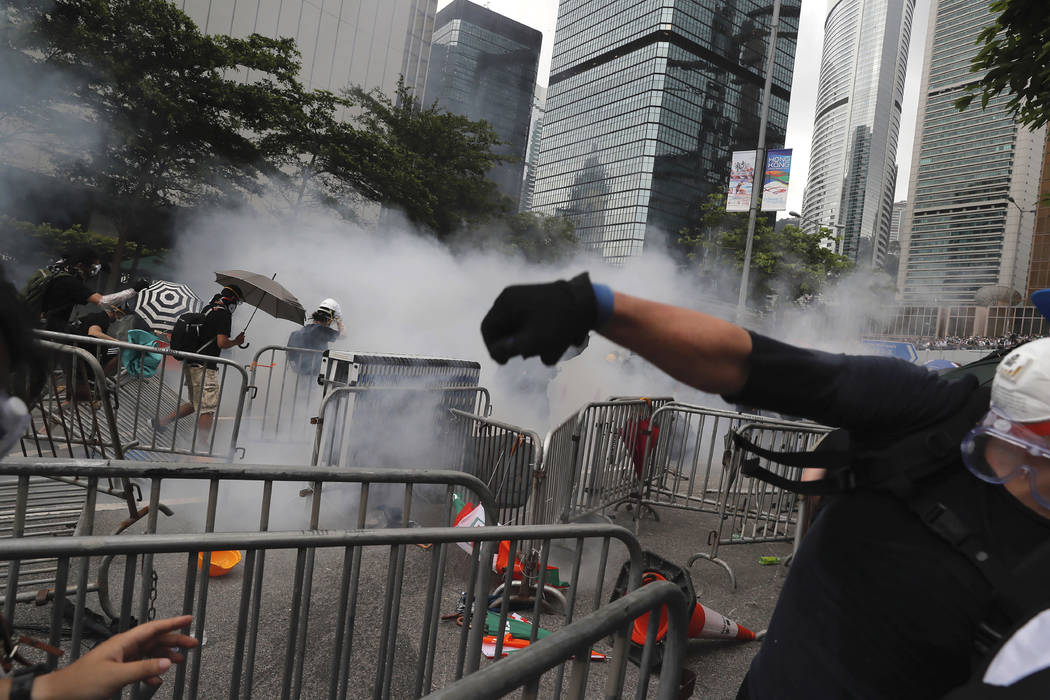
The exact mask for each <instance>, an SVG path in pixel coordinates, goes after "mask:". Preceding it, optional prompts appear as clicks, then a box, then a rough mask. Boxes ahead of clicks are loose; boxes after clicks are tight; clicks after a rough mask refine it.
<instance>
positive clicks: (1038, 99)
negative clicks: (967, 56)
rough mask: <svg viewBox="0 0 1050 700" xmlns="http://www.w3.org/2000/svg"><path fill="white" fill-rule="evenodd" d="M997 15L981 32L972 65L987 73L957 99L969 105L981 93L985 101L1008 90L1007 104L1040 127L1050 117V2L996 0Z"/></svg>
mask: <svg viewBox="0 0 1050 700" xmlns="http://www.w3.org/2000/svg"><path fill="white" fill-rule="evenodd" d="M989 9H990V11H991V12H993V13H997V17H996V19H995V21H994V22H993V23H992V24H990V25H988V26H987V27H985V28H984V30H982V31H981V33H980V35H978V38H977V43H978V44H979V45H981V49H980V51H978V53H977V55H976V56H975V57H974V59H973V62H972V64H971V70H972V71H973V72H975V73H982V74H983V75H982V76H981V77H980V79H979V80H978V81H977V82H976V84H975V85H973V86H971V87H970V89H969V93H968V94H967V95H964V96H963V97H960V98H959V99H957V100H956V101H955V106H956V107H957V108H958V109H966V108H967V107H969V106H970V103H971V102H973V100H974V98H975V97H977V96H978V95H979V96H980V98H981V107H982V109H983V108H984V107H987V106H988V103H989V102H990V101H991V100H992V98H994V97H996V96H997V95H999V94H1000V93H1003V92H1006V93H1008V94H1009V95H1010V99H1009V101H1007V103H1006V108H1007V109H1008V110H1009V111H1010V112H1012V113H1013V114H1014V116H1015V117H1016V118H1017V120H1018V121H1019V122H1021V123H1022V124H1025V125H1026V126H1028V127H1030V128H1033V129H1035V128H1038V127H1040V126H1042V125H1044V124H1046V123H1047V122H1048V121H1050V4H1047V2H1046V0H995V1H994V2H992V3H991V6H990V8H989Z"/></svg>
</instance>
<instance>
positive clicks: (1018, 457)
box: [962, 409, 1050, 509]
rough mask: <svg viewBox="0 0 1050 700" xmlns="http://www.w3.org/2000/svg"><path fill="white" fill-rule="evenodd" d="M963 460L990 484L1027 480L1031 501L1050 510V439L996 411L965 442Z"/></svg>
mask: <svg viewBox="0 0 1050 700" xmlns="http://www.w3.org/2000/svg"><path fill="white" fill-rule="evenodd" d="M962 458H963V463H964V464H965V465H966V468H967V469H969V470H970V472H971V473H972V474H973V475H974V476H976V477H977V478H978V479H980V480H981V481H986V482H988V483H989V484H1005V483H1006V482H1008V481H1010V480H1011V479H1014V478H1017V477H1019V476H1020V477H1024V478H1026V479H1027V481H1028V488H1029V490H1030V491H1031V493H1032V498H1034V499H1035V501H1036V502H1037V503H1038V504H1039V505H1041V506H1042V507H1044V508H1047V509H1050V437H1046V436H1043V435H1040V434H1038V433H1036V432H1034V431H1032V430H1030V429H1029V428H1026V427H1025V424H1023V423H1015V422H1013V421H1011V420H1010V419H1009V418H1006V417H1005V416H1003V415H1001V414H1000V413H998V412H996V411H995V410H994V409H993V410H991V411H989V412H988V413H987V414H986V415H985V417H984V418H983V419H982V420H981V422H980V423H978V424H977V426H976V427H974V429H973V430H971V431H970V432H969V433H968V434H967V435H966V437H965V438H963V441H962Z"/></svg>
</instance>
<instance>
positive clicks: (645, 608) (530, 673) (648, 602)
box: [426, 581, 692, 700]
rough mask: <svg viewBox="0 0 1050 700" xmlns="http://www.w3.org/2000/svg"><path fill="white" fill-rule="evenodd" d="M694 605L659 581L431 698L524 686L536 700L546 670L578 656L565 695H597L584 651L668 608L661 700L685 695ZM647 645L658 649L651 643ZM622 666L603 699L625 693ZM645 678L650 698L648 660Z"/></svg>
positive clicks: (464, 697) (478, 699) (643, 687)
mask: <svg viewBox="0 0 1050 700" xmlns="http://www.w3.org/2000/svg"><path fill="white" fill-rule="evenodd" d="M691 604H692V602H691V601H689V603H688V604H687V601H686V600H685V596H684V595H682V590H681V589H680V588H679V587H677V586H676V585H675V584H673V583H671V582H670V581H654V582H653V583H650V584H647V585H646V586H643V587H642V588H640V589H637V590H635V591H632V592H631V593H628V594H627V595H626V596H624V597H622V598H618V599H616V600H615V601H613V602H611V603H609V604H608V605H605V606H603V607H601V608H599V609H598V610H596V611H594V612H593V613H591V614H590V615H588V616H586V617H584V618H582V619H581V620H578V621H577V622H573V623H572V624H570V625H569V626H568V627H565V628H563V629H560V630H558V631H557V632H555V633H554V634H552V635H551V636H549V637H546V638H545V639H542V640H540V641H539V642H537V643H536V645H535V646H534V647H531V648H529V649H527V650H526V651H525V652H524V653H521V654H515V655H513V656H511V657H509V658H507V659H506V660H505V661H503V662H501V663H499V664H496V665H493V666H489V667H488V668H485V669H482V670H480V671H478V672H477V673H473V674H471V675H469V676H467V677H466V678H464V679H463V680H460V681H457V682H456V683H454V684H452V685H450V686H448V687H446V688H442V689H440V690H437V691H435V692H433V693H431V694H429V695H427V696H426V697H427V700H488V699H489V698H501V697H503V696H504V695H506V694H507V693H510V692H512V691H514V690H516V689H518V688H521V689H522V695H521V697H522V698H525V699H526V700H531V699H532V698H536V697H537V696H538V692H539V685H540V677H541V676H542V674H543V673H544V672H546V671H548V670H550V669H551V668H553V667H554V666H555V665H557V664H559V663H562V662H563V660H564V659H566V658H567V657H570V656H573V655H575V656H574V657H573V658H574V661H573V669H572V678H571V680H570V682H569V688H568V689H567V690H566V693H567V694H566V695H565V697H567V698H587V697H593V695H592V694H588V692H587V671H588V668H587V661H586V659H585V656H584V655H583V654H580V653H579V652H580V650H581V649H587V648H589V647H590V645H592V644H594V643H595V642H597V641H598V640H600V639H602V638H603V637H606V636H608V635H610V634H617V633H620V632H621V630H622V629H623V627H624V625H630V624H631V623H633V622H634V621H635V620H637V619H638V618H639V617H641V616H642V615H647V614H650V613H652V612H653V611H654V610H657V609H659V610H661V611H663V610H665V609H666V610H667V613H666V615H667V623H668V631H667V641H666V644H667V650H666V652H665V656H664V658H663V663H662V664H661V666H660V687H659V689H658V691H657V695H656V697H657V698H658V700H677V699H678V698H680V697H682V695H680V694H679V687H678V674H679V673H680V672H681V667H682V661H683V659H684V658H685V644H686V641H685V640H686V628H687V627H688V625H687V622H686V621H687V620H688V619H689V606H690V605H691ZM663 606H666V608H664V607H663ZM656 629H657V628H656V625H649V626H648V630H649V631H650V633H652V632H654V631H655V630H656ZM647 647H648V648H650V649H651V648H652V642H651V641H649V642H648V643H647ZM643 653H644V651H643ZM622 669H623V667H622V664H621V665H620V667H619V668H617V669H616V671H617V673H610V674H608V675H607V676H606V687H605V691H604V695H603V697H606V698H617V697H621V694H622V691H623V677H622ZM617 674H619V675H617ZM640 676H641V677H640V679H639V681H638V686H637V693H636V695H635V697H638V698H644V697H648V686H649V664H647V663H645V662H644V661H643V662H642V664H641V667H640Z"/></svg>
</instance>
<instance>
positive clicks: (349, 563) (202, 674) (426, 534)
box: [0, 523, 691, 699]
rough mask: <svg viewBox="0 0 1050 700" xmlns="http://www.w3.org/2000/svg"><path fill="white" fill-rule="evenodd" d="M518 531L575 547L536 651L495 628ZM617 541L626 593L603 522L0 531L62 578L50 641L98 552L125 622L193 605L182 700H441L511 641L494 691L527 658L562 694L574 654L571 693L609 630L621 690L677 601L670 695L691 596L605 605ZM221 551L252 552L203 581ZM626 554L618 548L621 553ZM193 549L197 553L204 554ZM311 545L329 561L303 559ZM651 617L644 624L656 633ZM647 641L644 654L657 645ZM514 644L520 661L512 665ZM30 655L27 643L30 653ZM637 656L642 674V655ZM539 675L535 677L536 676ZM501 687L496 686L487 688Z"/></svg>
mask: <svg viewBox="0 0 1050 700" xmlns="http://www.w3.org/2000/svg"><path fill="white" fill-rule="evenodd" d="M359 525H360V523H359ZM525 538H528V539H530V540H538V541H542V542H543V543H544V544H543V550H542V560H543V561H544V562H547V561H548V560H550V561H553V558H552V557H553V555H554V554H555V552H556V549H557V548H556V547H555V546H554V543H555V541H558V540H565V539H568V540H570V541H571V542H573V546H572V547H571V549H570V550H569V551H568V552H567V559H568V561H569V563H570V566H571V573H570V576H569V578H570V580H569V588H568V592H567V597H566V602H565V607H564V609H563V610H561V611H560V612H559V613H551V612H547V611H545V610H544V609H543V608H542V607H541V606H540V604H539V599H537V600H536V602H535V604H534V605H533V607H532V610H531V613H529V618H530V619H531V621H530V622H528V623H525V624H526V627H527V630H528V634H527V637H528V639H530V640H531V641H536V640H538V639H539V638H540V637H541V636H543V635H541V628H550V627H555V626H557V627H559V628H560V631H556V632H555V633H554V634H553V635H551V636H550V637H549V638H548V640H547V641H541V642H537V644H536V646H535V648H534V649H526V650H524V651H512V650H511V647H512V646H514V645H513V644H512V643H511V639H510V638H507V637H505V636H504V635H503V634H501V633H499V632H498V631H499V630H505V629H506V627H505V625H507V624H508V622H510V621H509V620H508V617H509V609H508V597H507V596H502V600H501V601H496V600H492V599H491V598H490V596H489V585H488V583H489V580H490V578H491V572H490V571H489V565H490V562H491V557H492V555H493V553H494V551H495V549H496V545H497V543H499V542H509V545H510V551H511V553H512V555H513V552H514V551H515V549H516V545H517V543H518V542H520V541H522V540H524V539H525ZM613 540H616V541H618V542H620V543H621V544H622V545H623V549H624V550H625V551H624V554H625V558H626V560H627V561H629V562H630V565H631V568H630V571H631V574H630V576H631V578H630V582H629V587H628V590H629V591H633V590H634V589H636V588H638V586H639V584H640V578H641V566H642V559H641V549H640V546H639V545H638V542H637V540H636V539H635V538H634V536H633V535H632V534H631V533H630V532H628V531H627V530H624V529H623V528H620V527H616V526H612V525H604V524H602V525H584V524H572V525H557V526H527V527H525V526H518V527H498V528H497V527H489V528H469V529H467V528H457V527H452V528H400V529H381V530H364V529H360V528H359V529H357V530H335V531H323V530H321V531H311V532H250V533H199V534H151V535H124V536H120V537H98V536H85V537H59V538H19V539H5V540H0V558H2V559H5V560H8V561H10V562H11V564H12V568H13V570H14V571H17V570H18V567H19V564H20V563H21V562H23V561H25V560H29V559H33V558H47V559H52V560H55V561H56V562H57V570H58V573H59V576H58V579H59V585H58V586H57V589H56V593H55V604H54V609H53V611H52V614H51V621H50V626H49V629H48V632H49V634H50V637H49V640H50V643H51V644H53V645H55V646H59V645H60V644H61V641H62V637H63V632H64V630H63V621H62V620H63V618H62V614H61V611H62V610H64V609H65V608H66V607H67V606H66V595H67V593H66V587H65V582H66V579H67V578H68V577H69V576H70V575H71V573H72V571H73V570H74V569H75V568H77V567H79V568H80V570H82V571H83V570H86V569H87V568H89V567H90V566H91V565H92V564H93V563H94V562H95V560H97V559H99V558H107V559H115V562H116V563H117V564H119V566H118V567H117V569H118V570H117V571H116V572H115V575H119V577H120V578H121V579H122V584H121V590H120V595H119V602H120V617H119V629H121V630H124V629H127V628H129V627H130V626H131V625H133V624H135V623H136V622H137V621H139V620H144V619H146V617H147V616H148V613H149V611H150V610H151V609H154V608H155V609H156V613H157V615H158V616H168V615H173V614H179V613H183V614H193V615H194V620H193V623H192V626H191V627H192V634H193V635H194V636H196V638H197V639H199V640H201V641H202V645H201V646H199V647H197V648H196V649H194V650H191V651H190V652H189V653H188V654H187V657H188V658H187V661H186V662H185V663H184V664H181V665H180V666H179V667H178V668H177V669H176V670H175V671H174V672H172V673H170V674H169V676H170V678H168V679H166V684H169V685H170V688H171V691H170V692H171V696H172V697H173V698H176V699H181V698H184V697H185V698H197V697H198V696H201V697H209V698H211V697H219V696H226V697H230V698H250V697H251V696H252V695H253V693H257V694H258V695H259V696H265V697H281V698H301V697H307V698H318V697H328V698H344V697H347V696H348V694H349V695H350V696H352V697H361V696H364V695H371V696H372V697H374V698H384V699H385V698H390V697H395V698H403V697H413V698H415V697H420V696H421V695H423V694H425V693H428V692H430V691H431V690H433V689H434V688H441V687H445V686H451V688H450V689H449V691H448V692H449V693H451V695H448V697H479V696H478V695H467V694H464V692H469V691H470V689H472V688H474V687H475V686H474V685H473V684H471V685H467V686H456V685H455V683H456V681H460V679H462V678H464V676H466V677H467V678H469V677H470V676H471V675H472V674H473V673H475V672H476V671H477V670H478V669H479V668H480V666H481V658H482V655H483V654H484V655H491V656H492V657H495V658H500V657H501V656H502V655H503V654H504V653H505V652H506V653H508V654H509V655H510V658H509V659H507V660H505V661H501V662H500V663H499V664H495V665H493V666H492V667H491V668H490V669H487V673H486V675H485V676H484V678H486V679H489V681H490V682H491V683H493V686H492V688H493V689H495V688H497V687H498V688H503V687H508V686H510V685H513V684H516V683H518V682H519V680H520V679H522V676H521V673H522V670H521V664H523V663H524V664H525V665H526V666H527V667H528V668H535V669H542V670H546V669H550V668H553V667H555V666H558V667H559V668H558V670H557V671H556V673H555V675H554V678H553V679H544V687H552V689H553V691H552V692H553V694H552V696H553V697H561V696H562V688H563V685H564V670H565V669H564V665H563V664H564V662H566V661H567V660H568V659H569V657H570V656H572V655H575V656H576V658H575V660H574V661H573V664H572V674H571V680H570V685H571V688H570V690H572V691H573V693H574V695H573V696H574V697H579V696H581V695H586V696H593V694H590V693H587V691H586V679H587V675H588V674H587V670H588V664H589V663H590V656H591V655H590V653H588V651H589V646H586V645H589V644H591V643H593V642H596V641H597V640H600V639H601V638H602V637H603V636H605V635H606V634H610V633H611V634H613V635H614V640H613V647H612V649H611V650H606V653H607V654H608V658H609V662H608V668H603V669H601V671H605V672H606V674H605V676H606V679H607V680H606V695H607V696H610V697H614V696H617V695H618V694H619V692H620V691H621V690H622V685H623V681H624V678H625V664H626V662H627V656H628V655H627V647H628V636H627V634H628V624H627V623H628V622H629V621H630V620H633V619H635V618H637V617H639V616H640V615H642V614H644V613H645V612H646V611H647V610H653V609H656V608H657V606H660V605H666V606H668V608H669V611H670V615H669V618H670V624H671V628H670V634H669V635H668V639H667V642H666V644H667V650H666V655H665V657H664V661H663V665H664V672H663V674H662V676H661V695H660V697H669V695H668V693H667V688H669V687H670V686H671V683H669V682H668V680H669V679H672V678H673V677H674V676H676V675H677V673H678V670H679V668H680V662H681V658H682V653H683V649H684V629H683V628H682V626H681V625H682V624H684V621H685V620H686V619H687V615H686V612H685V610H686V601H685V600H684V598H683V597H682V595H681V593H680V592H678V593H677V597H676V595H673V594H672V593H671V592H669V591H677V589H676V588H673V587H670V588H669V586H670V584H667V585H664V586H653V587H651V589H650V586H646V587H645V588H643V589H642V591H643V592H642V593H641V595H637V596H631V595H629V596H627V597H625V598H621V599H620V600H618V601H617V602H615V603H612V604H610V605H609V606H607V607H608V610H607V611H605V612H603V611H602V610H601V608H600V602H601V600H602V598H603V597H604V595H605V590H606V588H605V585H604V584H605V569H606V565H607V564H608V563H609V561H608V560H609V555H610V548H611V544H612V542H613ZM463 542H470V543H472V548H471V552H470V554H469V555H463V554H462V553H460V550H459V548H457V547H452V548H450V547H449V546H448V545H450V544H455V543H463ZM417 546H418V547H417ZM424 547H426V549H424ZM585 549H598V550H599V551H600V558H601V562H600V563H601V566H599V567H598V568H597V569H596V570H595V569H593V568H591V567H584V566H582V565H581V563H582V560H583V555H584V550H585ZM224 550H238V551H240V550H244V551H245V552H246V556H245V565H244V567H243V568H239V569H235V573H234V574H233V576H232V577H231V578H229V579H219V580H216V581H215V582H214V583H213V584H212V585H211V587H210V590H209V585H208V583H209V576H204V575H202V574H200V573H199V572H198V566H200V567H201V568H202V569H204V570H207V569H208V567H209V566H210V563H211V553H212V552H216V551H224ZM275 550H294V551H295V552H296V557H295V564H294V568H291V566H289V565H290V564H291V559H290V554H291V552H290V551H289V552H288V553H287V554H280V553H278V552H276V551H275ZM620 551H621V550H620V548H617V550H616V553H617V554H619V553H620ZM449 552H452V554H449ZM198 553H203V554H202V555H201V556H202V557H203V562H202V563H201V564H200V565H199V564H198ZM307 555H308V556H309V559H310V560H311V561H313V560H314V559H315V558H316V559H317V560H319V561H320V562H323V565H322V566H317V567H313V566H309V567H307V566H301V565H300V564H301V561H302V559H303V558H304V557H305V556H307ZM267 556H268V557H269V559H270V560H271V561H272V562H273V563H274V566H275V567H277V566H280V567H282V570H283V571H284V572H285V575H284V576H282V577H280V578H274V577H273V576H272V575H271V576H270V577H264V575H263V571H262V570H261V568H257V567H256V566H255V565H254V564H255V563H256V562H259V561H261V560H262V559H263V558H264V557H267ZM513 568H514V567H508V568H507V571H506V572H505V574H504V576H503V577H502V578H503V580H504V584H505V586H506V584H508V583H509V581H510V580H511V571H512V570H513ZM611 568H612V569H613V570H615V569H616V568H617V567H615V566H613V567H611ZM155 569H162V570H163V571H164V572H165V573H166V574H167V573H173V574H175V577H174V578H176V579H181V580H182V587H181V590H179V589H178V587H176V588H175V589H172V588H170V587H165V588H161V589H159V590H160V592H161V594H159V595H158V594H157V591H158V588H156V587H154V586H153V584H151V572H152V571H154V570H155ZM584 571H591V572H592V573H591V574H585V573H584ZM384 572H385V577H384ZM595 572H596V573H595ZM237 577H239V579H240V580H239V581H238V580H237ZM264 584H265V586H264ZM81 591H82V589H80V590H77V591H76V592H75V595H76V598H77V601H76V604H75V608H74V609H75V611H76V615H75V616H74V617H73V620H72V623H71V626H70V627H71V629H70V630H69V634H70V636H71V649H70V651H71V652H72V653H70V654H68V655H66V656H64V657H63V660H65V659H66V658H69V659H71V660H75V659H76V658H77V657H78V656H79V653H80V646H81V642H82V640H83V639H85V637H87V636H88V631H87V630H86V628H85V619H84V617H83V615H82V613H83V596H82V592H81ZM588 599H589V600H588ZM690 602H691V601H690ZM311 603H312V607H311ZM136 604H137V605H138V618H137V619H134V618H133V617H132V611H133V610H134V609H135V606H136ZM457 605H458V606H459V612H460V613H461V614H463V615H464V616H465V617H464V619H463V620H462V621H461V626H459V627H457V626H455V624H454V623H453V622H451V621H447V622H444V621H443V619H444V618H443V616H442V614H441V613H442V609H443V608H444V609H445V610H448V609H453V610H455V609H456V606H457ZM587 608H590V609H591V611H592V612H593V611H595V610H597V611H599V614H598V615H597V616H593V617H587V618H584V619H583V620H580V621H579V623H578V624H576V625H574V624H573V622H574V618H575V613H576V611H577V609H579V610H581V611H582V610H586V609H587ZM311 610H312V611H313V613H312V614H311ZM10 612H11V613H12V616H11V617H9V618H8V622H9V623H10V624H11V625H12V628H13V629H16V630H17V629H18V628H19V625H20V620H19V619H18V618H15V617H14V610H13V608H11V610H10ZM490 612H491V615H490V614H488V613H490ZM483 618H484V619H485V622H484V623H483V622H482V620H483ZM486 628H488V629H486ZM656 628H657V625H650V626H649V629H650V631H651V632H655V631H656ZM209 629H210V632H211V634H210V636H211V641H210V642H209V641H208V637H209V634H208V630H209ZM189 631H190V630H187V632H189ZM490 632H496V634H494V635H492V636H493V637H494V638H495V639H494V640H493V639H489V638H487V637H486V635H488V634H489V633H490ZM651 640H652V636H651V637H650V641H651ZM581 645H582V646H581ZM648 646H649V647H650V648H649V651H650V652H651V650H652V649H651V647H652V644H650V645H648ZM519 654H520V655H522V656H520V657H517V658H519V659H521V661H515V660H514V659H515V657H516V656H517V655H519ZM34 655H35V651H34V650H29V652H28V653H27V656H30V657H32V656H34ZM644 658H647V657H643V661H644ZM46 663H47V664H48V665H49V667H51V668H54V667H56V666H57V659H55V658H54V657H50V658H49V659H48V660H47V661H46ZM643 667H644V668H645V669H648V665H647V664H644V663H643ZM600 675H602V674H601V672H595V673H593V674H592V676H593V677H595V678H597V677H599V676H600ZM639 675H640V680H639V692H640V696H644V692H645V686H646V685H647V683H648V672H647V671H644V672H642V673H640V674H639ZM530 685H532V686H533V687H535V685H536V682H535V680H533V681H532V682H531V684H530ZM464 688H467V691H464ZM492 696H493V692H492V691H489V692H488V693H482V695H480V697H492Z"/></svg>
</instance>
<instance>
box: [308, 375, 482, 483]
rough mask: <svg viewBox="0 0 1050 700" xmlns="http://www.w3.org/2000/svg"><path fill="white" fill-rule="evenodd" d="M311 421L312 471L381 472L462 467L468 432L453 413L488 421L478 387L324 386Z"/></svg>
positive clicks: (330, 384)
mask: <svg viewBox="0 0 1050 700" xmlns="http://www.w3.org/2000/svg"><path fill="white" fill-rule="evenodd" d="M323 383H324V384H325V385H326V394H325V397H324V399H323V400H322V401H321V406H320V410H319V412H318V415H317V417H316V418H313V419H312V421H313V422H314V423H315V424H316V428H315V431H314V444H313V452H312V455H311V458H310V463H311V464H313V465H315V466H345V465H353V466H357V467H369V468H381V467H385V466H391V465H398V464H429V465H433V466H437V467H442V468H455V469H458V468H459V467H460V466H461V462H462V458H463V445H464V441H465V440H466V437H467V429H466V426H465V425H464V424H463V423H462V421H461V420H459V419H458V418H456V417H455V416H453V415H452V413H451V411H452V410H459V411H463V412H465V413H470V414H475V415H482V416H487V415H488V413H489V410H490V409H489V406H490V399H489V392H488V389H486V388H485V387H482V386H461V387H426V386H423V387H417V386H346V385H343V384H340V383H339V382H333V381H330V380H323Z"/></svg>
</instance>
